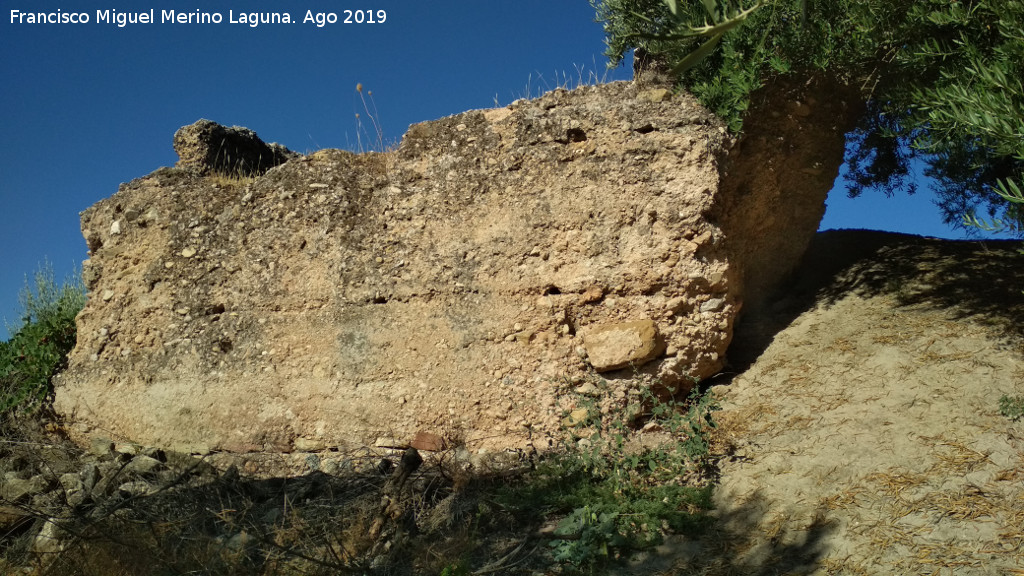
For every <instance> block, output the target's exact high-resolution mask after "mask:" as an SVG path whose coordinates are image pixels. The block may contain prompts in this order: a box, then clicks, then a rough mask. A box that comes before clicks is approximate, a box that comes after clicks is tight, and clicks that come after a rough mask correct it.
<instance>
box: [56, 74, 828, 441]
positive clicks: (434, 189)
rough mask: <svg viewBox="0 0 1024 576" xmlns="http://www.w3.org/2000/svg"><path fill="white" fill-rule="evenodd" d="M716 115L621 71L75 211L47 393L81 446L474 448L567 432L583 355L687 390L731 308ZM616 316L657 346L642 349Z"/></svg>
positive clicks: (642, 382) (621, 385) (737, 292)
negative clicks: (566, 414)
mask: <svg viewBox="0 0 1024 576" xmlns="http://www.w3.org/2000/svg"><path fill="white" fill-rule="evenodd" d="M724 132H725V131H724V129H723V128H722V127H721V125H720V123H719V122H718V121H717V120H716V119H715V118H714V117H713V116H712V115H711V114H709V113H708V112H707V111H705V110H703V109H702V108H701V107H700V106H699V105H698V104H697V103H696V102H695V101H694V100H693V99H692V98H690V97H689V96H686V95H677V96H675V97H672V98H666V97H665V94H661V93H659V94H654V95H652V94H650V91H645V90H643V89H641V88H638V87H636V86H635V85H633V84H628V83H617V84H609V85H603V86H599V87H584V88H580V89H577V90H574V91H571V92H568V91H564V90H559V91H555V92H553V93H550V94H548V95H545V96H544V97H542V98H540V99H538V100H533V101H519V102H517V103H514V104H512V105H510V106H509V107H507V108H501V109H494V110H484V111H472V112H466V113H464V114H460V115H457V116H452V117H449V118H445V119H441V120H437V121H434V122H427V123H423V124H418V125H414V126H412V127H411V128H410V130H409V132H408V133H407V134H406V136H405V138H404V139H403V141H402V143H401V145H400V147H399V148H398V150H397V151H394V152H390V153H386V154H367V155H361V156H356V155H353V154H350V153H347V152H341V151H335V150H324V151H320V152H317V153H315V154H311V155H309V156H305V157H301V158H298V159H294V160H291V161H288V162H287V163H285V164H283V165H281V166H278V167H277V168H274V169H272V170H270V171H269V172H267V173H266V175H264V176H262V177H260V178H258V179H255V180H246V179H242V180H238V179H235V180H230V179H224V178H217V177H205V176H196V175H194V174H192V173H189V172H186V171H184V170H182V169H161V170H158V171H157V172H154V173H153V174H151V175H149V176H146V177H144V178H141V179H138V180H135V181H133V182H131V183H129V184H126V185H124V186H122V188H121V189H120V190H119V191H118V192H117V194H115V195H114V196H112V197H111V198H108V199H106V200H103V201H101V202H99V203H98V204H96V205H95V206H93V207H91V208H90V209H88V210H87V211H86V212H85V213H84V214H83V216H82V223H83V232H84V234H85V236H86V238H87V240H88V243H89V246H90V260H89V262H88V265H87V267H86V274H87V281H88V285H89V288H90V297H89V303H88V305H87V306H86V308H85V310H84V311H83V312H82V313H81V315H80V316H79V318H78V324H79V340H78V346H77V347H76V349H75V351H74V352H73V354H72V358H71V363H70V367H69V369H68V371H67V372H66V373H65V374H64V375H63V376H62V378H61V379H60V382H59V384H58V386H57V396H56V407H57V410H58V411H59V412H61V413H62V414H64V415H65V416H66V417H67V418H68V421H69V423H70V427H71V430H72V432H73V434H75V435H77V436H79V437H82V438H85V437H88V436H90V435H106V436H116V437H125V438H128V439H131V440H133V441H137V442H141V443H144V444H148V445H159V446H165V447H172V448H176V449H180V450H190V451H200V450H224V451H233V452H250V451H285V452H287V451H310V450H319V449H324V448H328V447H332V446H350V445H359V444H373V443H380V442H391V443H395V444H402V443H403V442H408V441H409V440H410V439H412V438H414V437H415V436H416V434H417V433H419V432H429V433H435V434H441V435H445V434H449V435H451V434H454V435H458V436H460V437H461V438H463V439H464V440H466V441H467V442H468V443H469V445H470V447H471V448H474V447H495V446H513V445H518V444H522V443H524V442H526V441H527V440H528V438H529V437H531V436H532V438H533V440H534V442H535V443H537V440H538V438H543V436H544V434H546V433H549V432H554V431H556V430H557V428H558V427H559V425H560V424H559V422H560V420H561V418H562V416H563V410H564V409H566V408H570V407H571V401H572V399H571V394H569V393H570V392H571V391H572V390H573V389H574V388H575V387H577V386H579V385H580V384H581V382H583V380H582V379H583V378H585V377H586V376H587V375H588V374H593V373H595V371H596V370H601V371H602V375H603V376H604V377H605V378H607V379H608V380H609V382H610V388H611V389H612V390H611V391H612V394H611V395H610V397H611V398H613V399H615V398H619V399H625V398H626V396H627V395H628V391H629V389H632V388H636V387H637V386H650V385H657V384H660V385H672V386H683V387H685V386H689V385H692V383H693V382H694V381H695V380H697V379H701V378H704V377H707V376H710V375H712V374H714V373H715V372H717V371H718V370H720V369H721V368H722V366H723V362H724V355H725V351H726V348H727V346H728V344H729V341H730V339H731V334H732V325H733V322H734V320H735V317H736V314H737V312H738V310H739V308H740V305H741V286H739V284H738V282H737V281H736V279H737V278H739V277H740V276H741V274H740V273H739V271H738V270H737V269H736V267H735V266H734V265H732V264H730V260H729V257H728V254H729V252H728V251H727V246H726V242H725V237H724V235H723V233H722V230H721V228H720V226H719V225H718V224H716V223H715V222H713V221H711V220H710V219H709V216H708V214H709V213H710V212H711V209H712V206H713V205H714V204H715V203H716V202H721V201H722V199H721V198H718V196H719V195H720V194H721V192H720V190H719V179H720V175H719V170H718V162H719V159H720V158H721V157H723V156H724V155H725V147H727V146H728V145H729V144H728V140H727V138H726V136H725V133H724ZM822 200H823V196H822ZM735 241H738V240H734V242H735ZM630 326H636V327H640V328H642V329H640V328H638V330H637V335H636V339H639V340H643V339H644V338H651V339H654V340H656V342H639V343H638V344H635V348H636V350H637V352H635V354H636V356H635V357H630V356H629V354H633V353H634V352H632V350H633V347H634V343H633V342H634V337H633V335H631V334H629V333H628V327H630ZM616 330H618V332H616ZM623 330H626V331H627V332H623ZM613 333H614V334H617V336H615V337H614V338H612V337H611V336H609V334H613ZM607 342H612V343H613V344H612V347H613V348H612V349H609V348H608V347H607V346H606V345H605V344H603V343H607ZM602 346H605V347H604V348H602ZM624 350H625V351H624ZM616 354H618V355H616ZM622 354H625V355H626V358H627V363H631V365H629V366H627V367H626V368H619V366H621V365H622V362H621V358H620V356H621V355H622ZM591 356H594V359H593V362H592V361H591V359H590V357H591ZM606 357H610V358H614V359H615V360H614V361H613V360H609V361H608V362H609V363H608V364H606V365H599V364H600V363H601V362H604V360H600V359H599V358H606ZM631 358H632V359H631Z"/></svg>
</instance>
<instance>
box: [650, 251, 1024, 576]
mask: <svg viewBox="0 0 1024 576" xmlns="http://www.w3.org/2000/svg"><path fill="white" fill-rule="evenodd" d="M1018 248H1020V243H977V242H950V241H935V240H927V239H922V238H916V237H908V236H899V235H893V234H882V233H874V232H865V231H842V232H831V233H825V234H819V236H818V238H816V240H815V243H814V245H813V246H812V249H811V251H810V252H809V254H808V258H807V259H806V261H805V264H804V265H803V266H802V268H801V270H800V271H799V273H798V275H797V277H796V279H795V281H794V283H793V284H792V285H790V286H789V287H788V288H787V292H786V293H785V294H784V295H783V296H782V297H781V299H775V303H774V305H772V306H771V308H770V309H768V310H765V311H761V312H756V313H752V314H749V315H748V317H747V319H746V321H745V322H744V323H743V325H742V326H741V327H740V330H739V332H738V334H737V338H736V341H735V343H734V345H733V347H732V349H731V351H730V355H731V360H732V362H733V363H734V365H735V366H736V369H735V372H734V373H733V374H731V375H728V376H727V377H726V378H724V379H723V380H722V382H721V384H720V385H718V386H716V387H715V390H716V391H717V392H718V393H719V395H720V397H721V398H722V405H723V411H722V412H721V413H719V417H718V419H719V421H720V423H721V431H722V438H721V440H722V451H723V457H722V460H721V462H720V473H721V477H720V481H721V485H720V488H719V489H718V491H717V497H716V499H717V508H718V509H717V512H716V514H717V518H718V524H717V525H716V526H715V528H714V529H713V530H712V533H711V534H709V535H708V536H707V537H706V538H705V539H704V540H703V541H702V542H690V543H685V542H674V543H669V544H668V545H667V546H666V550H667V549H671V548H675V550H674V553H673V554H672V555H673V556H675V559H674V562H673V563H672V564H673V565H672V567H671V568H669V567H668V566H665V567H664V568H659V570H660V571H662V573H673V574H683V573H686V574H693V573H698V574H765V575H767V574H958V575H959V574H992V575H996V574H998V575H1004V574H1024V420H1018V421H1017V422H1013V421H1011V420H1010V419H1008V418H1006V417H1004V416H1002V415H1001V414H1000V413H999V404H998V402H999V398H1000V397H1001V396H1003V395H1022V394H1024V338H1022V333H1024V322H1022V320H1024V296H1022V295H1021V292H1020V291H1021V289H1024V255H1020V254H1018V253H1017V249H1018Z"/></svg>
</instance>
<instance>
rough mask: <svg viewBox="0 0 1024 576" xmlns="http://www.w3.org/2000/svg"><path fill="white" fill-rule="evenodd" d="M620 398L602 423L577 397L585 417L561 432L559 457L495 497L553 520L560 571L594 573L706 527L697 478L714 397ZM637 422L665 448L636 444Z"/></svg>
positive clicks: (706, 502) (704, 494) (593, 406)
mask: <svg viewBox="0 0 1024 576" xmlns="http://www.w3.org/2000/svg"><path fill="white" fill-rule="evenodd" d="M597 382H598V385H599V388H600V389H605V388H606V386H605V383H604V382H603V381H597ZM630 398H631V399H632V400H631V401H630V402H628V403H627V405H626V406H625V408H624V409H622V410H613V411H611V413H612V416H610V417H609V416H606V417H604V418H602V416H601V411H600V409H599V408H598V404H599V402H600V400H601V399H600V398H597V399H595V398H591V397H580V398H579V399H578V403H577V405H578V406H580V407H582V408H585V409H586V410H587V413H588V417H587V418H585V419H583V420H582V421H579V422H575V423H573V424H572V425H571V426H567V427H566V429H565V433H566V436H565V440H564V442H563V447H562V450H560V451H558V452H557V453H555V454H554V455H553V456H551V457H549V458H547V459H546V460H543V461H541V462H540V464H539V465H538V466H537V468H536V470H535V471H534V472H533V473H532V474H529V475H528V477H527V478H524V479H523V481H521V482H517V483H516V484H515V485H511V486H508V487H505V488H504V489H503V490H502V491H500V493H499V496H498V500H499V501H500V502H501V504H502V505H503V506H504V507H506V508H509V509H513V510H518V511H520V512H524V513H527V514H533V515H534V518H535V520H537V521H540V520H545V519H547V518H550V517H551V516H555V517H561V520H560V521H559V522H558V525H557V527H556V529H555V531H554V534H553V538H552V540H551V543H550V546H551V549H552V553H553V555H554V557H555V559H556V560H558V561H560V562H566V563H569V564H573V565H576V566H578V567H586V566H592V565H596V564H600V563H602V562H604V561H606V560H610V559H613V558H615V557H616V556H617V554H618V553H619V552H620V551H624V550H630V549H642V548H646V547H649V546H652V545H656V544H657V543H659V542H660V540H661V537H662V535H663V534H665V533H695V532H699V531H700V530H701V529H702V528H703V526H704V525H705V523H706V522H707V516H706V515H705V512H706V511H707V510H709V509H710V508H711V486H710V484H709V483H706V482H702V481H701V479H702V472H703V469H704V467H705V466H706V464H707V463H708V458H709V455H708V451H709V444H708V442H709V439H708V437H709V434H710V432H711V430H712V428H714V421H713V419H712V418H711V414H712V412H713V411H714V410H717V409H718V405H717V402H716V400H715V398H714V397H713V396H712V395H711V394H710V393H708V394H701V393H700V392H699V390H696V389H695V390H694V393H693V394H692V395H691V396H690V398H689V400H687V401H685V402H684V401H676V400H674V399H669V400H667V401H663V400H660V399H659V398H658V397H657V396H655V395H654V394H652V393H651V392H650V391H649V390H648V389H646V388H644V389H643V390H641V391H639V393H638V394H636V395H633V396H630ZM639 421H644V422H645V423H646V424H647V425H648V426H653V427H657V428H660V429H661V430H662V431H664V432H667V433H668V434H669V435H670V436H671V437H672V438H673V440H672V441H669V442H666V443H664V444H660V445H655V446H647V445H643V444H642V443H640V442H638V441H636V440H637V434H636V430H635V427H636V424H637V423H638V422H639Z"/></svg>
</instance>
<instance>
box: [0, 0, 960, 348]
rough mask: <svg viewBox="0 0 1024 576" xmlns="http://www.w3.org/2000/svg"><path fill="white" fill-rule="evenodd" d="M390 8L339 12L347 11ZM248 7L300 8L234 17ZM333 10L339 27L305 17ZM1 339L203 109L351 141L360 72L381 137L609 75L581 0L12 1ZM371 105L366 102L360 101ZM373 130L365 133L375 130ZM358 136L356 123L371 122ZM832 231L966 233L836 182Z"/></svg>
mask: <svg viewBox="0 0 1024 576" xmlns="http://www.w3.org/2000/svg"><path fill="white" fill-rule="evenodd" d="M360 8H362V9H367V8H370V9H372V10H373V11H374V12H376V11H377V10H385V11H386V14H387V16H386V20H385V21H384V22H383V23H375V24H369V23H363V24H354V23H353V24H344V23H342V22H340V20H341V19H343V18H344V17H345V14H344V10H346V9H348V10H358V9H360ZM58 9H59V10H60V11H61V12H62V13H77V12H84V13H86V14H88V15H89V18H90V22H89V23H87V24H72V23H67V24H28V23H21V24H16V23H15V24H12V23H11V18H10V11H11V10H21V11H23V12H33V13H36V12H56V11H57V10H58ZM150 9H152V10H154V12H155V16H156V20H157V22H156V23H151V24H128V25H126V26H125V27H123V28H121V27H118V26H117V25H115V24H106V23H98V22H97V10H118V11H121V12H133V13H134V12H140V11H143V12H148V11H149V10H150ZM197 9H200V10H202V11H204V12H209V13H214V12H218V13H220V14H222V15H223V21H222V23H220V24H171V23H160V19H161V11H162V10H178V11H183V12H195V11H196V10H197ZM229 10H230V11H233V13H234V16H235V19H238V14H239V13H240V12H245V13H248V12H254V11H256V12H288V13H289V14H291V16H292V18H293V19H295V20H298V21H299V22H297V23H293V24H270V25H260V26H257V27H255V28H253V27H250V26H248V25H245V24H231V23H230V22H229ZM307 10H309V11H311V12H312V13H313V14H316V13H318V12H325V13H326V12H333V13H335V14H337V15H338V18H339V22H338V23H337V24H333V25H332V24H328V25H326V26H324V27H322V28H321V27H317V26H316V25H315V24H303V23H301V20H302V19H303V17H304V16H305V14H306V11H307ZM0 16H2V20H0V78H2V79H3V86H4V87H3V88H2V89H0V115H2V120H0V339H6V338H7V336H8V334H7V330H6V325H5V322H4V320H5V319H6V322H7V323H11V324H13V323H14V322H15V321H16V320H17V315H18V313H19V306H18V301H17V295H18V291H19V290H20V289H21V288H22V286H23V285H24V283H25V277H26V275H31V274H32V272H33V271H34V270H36V269H37V268H38V266H39V264H40V263H41V262H43V261H44V260H48V261H49V262H50V263H51V264H52V266H53V268H54V271H55V273H56V276H57V277H58V279H60V278H62V277H64V276H65V275H67V274H69V273H70V272H71V271H72V270H73V268H74V267H75V266H76V265H78V264H80V263H81V261H82V260H84V259H85V258H86V248H85V242H84V240H83V239H82V237H81V232H80V229H79V221H78V214H79V212H81V211H82V210H84V209H86V208H87V207H88V206H90V205H91V204H93V203H95V202H97V201H98V200H100V199H102V198H105V197H108V196H110V195H112V194H113V193H114V192H116V191H117V187H118V184H120V183H121V182H127V181H129V180H132V179H133V178H137V177H140V176H143V175H145V174H148V173H150V172H152V171H153V170H155V169H157V168H159V167H161V166H170V165H173V164H174V162H175V161H176V160H177V157H176V155H175V153H174V150H173V148H172V147H171V138H172V135H173V134H174V131H175V130H177V129H178V128H179V127H181V126H184V125H186V124H191V123H192V122H194V121H196V120H197V119H199V118H209V119H211V120H214V121H216V122H219V123H221V124H226V125H241V126H246V127H248V128H251V129H253V130H255V131H256V132H257V133H258V134H259V135H260V137H261V138H263V139H264V140H266V141H268V142H269V141H276V142H280V143H281V144H284V145H285V146H288V147H289V148H291V149H293V150H296V151H299V152H307V151H314V150H319V149H322V148H347V149H353V148H355V147H356V143H357V125H356V120H355V114H356V113H357V112H359V113H362V112H363V109H362V104H361V103H360V102H359V99H358V94H357V93H356V91H355V86H356V84H357V83H362V84H363V86H364V87H365V88H366V89H367V90H370V91H372V92H373V100H374V102H375V104H376V108H377V111H378V113H379V114H378V116H379V120H380V124H381V127H382V131H383V135H384V139H385V141H388V142H390V141H395V140H397V139H399V138H400V137H401V135H402V134H403V133H404V132H405V130H406V129H407V128H408V126H409V125H410V124H413V123H416V122H421V121H425V120H432V119H436V118H440V117H444V116H448V115H451V114H455V113H458V112H462V111H465V110H469V109H474V108H488V107H492V106H494V105H495V102H496V101H497V103H498V104H500V105H505V104H508V103H509V102H511V101H513V100H515V99H517V98H520V97H524V96H528V95H537V94H538V93H539V92H540V91H544V90H546V89H550V88H554V87H555V86H557V85H559V84H564V83H565V82H566V80H569V81H572V82H575V81H577V80H578V79H579V78H581V77H582V79H583V80H588V79H591V78H592V76H591V75H592V74H596V75H597V76H599V77H603V78H606V79H608V80H615V79H628V78H629V77H630V76H631V73H630V71H629V69H628V67H622V68H619V69H617V70H615V71H613V72H610V73H607V74H606V70H605V59H604V57H603V55H602V52H603V50H604V44H603V35H602V31H601V26H600V24H597V23H595V22H594V21H593V10H592V9H591V7H590V5H589V4H588V2H587V1H586V0H434V1H431V2H422V1H420V2H414V1H411V0H375V1H374V2H358V3H357V2H350V1H348V0H334V1H325V0H309V1H306V2H284V1H280V0H279V1H276V2H275V1H253V0H249V1H246V2H242V1H240V0H235V1H234V2H226V1H213V2H211V1H203V2H195V1H193V2H192V3H186V2H181V1H177V0H134V1H131V2H123V1H118V0H113V1H102V2H101V1H99V0H64V1H61V2H53V1H50V0H14V1H11V0H4V2H3V10H2V12H0ZM364 118H365V114H364ZM371 132H372V131H371ZM364 138H365V136H364ZM823 227H824V228H830V227H831V228H836V227H849V228H874V229H885V230H896V231H901V232H909V233H916V234H925V235H933V236H941V237H959V236H960V235H961V234H959V233H957V232H955V231H952V230H950V229H949V228H948V227H946V226H945V225H943V224H942V223H941V216H940V213H939V211H938V209H937V208H935V207H934V206H933V205H932V204H931V200H930V197H929V196H928V194H926V193H919V194H918V195H917V196H915V197H911V198H908V197H906V196H905V195H904V196H899V197H897V198H894V199H889V200H887V199H885V198H880V197H865V198H860V199H856V200H848V199H846V198H845V193H844V191H843V189H842V186H841V185H840V186H839V187H838V189H837V190H836V191H835V192H834V193H833V194H832V195H831V196H830V200H829V210H828V213H827V215H826V217H825V221H824V222H823Z"/></svg>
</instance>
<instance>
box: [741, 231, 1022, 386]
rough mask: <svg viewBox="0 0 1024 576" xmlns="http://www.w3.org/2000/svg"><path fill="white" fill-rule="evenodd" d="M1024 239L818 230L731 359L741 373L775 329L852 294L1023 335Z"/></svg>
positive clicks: (749, 314)
mask: <svg viewBox="0 0 1024 576" xmlns="http://www.w3.org/2000/svg"><path fill="white" fill-rule="evenodd" d="M1022 248H1024V243H1022V242H1021V241H1017V240H996V241H993V240H983V241H975V240H939V239H935V238H924V237H920V236H910V235H906V234H896V233H890V232H877V231H872V230H829V231H826V232H819V233H818V234H816V235H815V237H814V239H813V240H812V241H811V244H810V246H809V247H808V250H807V253H806V254H805V256H804V258H803V260H802V261H801V264H800V265H799V266H798V267H797V269H796V270H795V271H794V272H793V274H792V276H791V278H790V280H789V281H788V282H786V283H785V284H784V285H783V286H782V287H781V288H780V289H779V290H778V291H777V293H776V295H775V296H773V297H771V298H769V299H768V300H767V302H768V304H766V305H765V306H763V307H762V308H761V309H759V310H752V311H746V312H745V313H744V316H743V318H741V320H740V322H739V323H738V324H737V327H736V333H735V336H734V339H733V343H732V346H731V347H730V350H729V359H730V361H731V365H732V370H734V371H742V370H744V369H746V368H747V367H748V366H750V364H751V363H752V362H753V361H754V360H756V359H757V357H758V356H760V355H761V353H762V352H764V350H765V349H766V348H767V347H768V345H769V344H770V343H771V342H772V339H773V338H774V337H775V335H776V334H777V333H778V332H779V331H781V330H782V329H783V328H785V327H786V326H788V325H789V324H790V323H792V322H793V320H795V319H796V318H797V317H798V316H800V315H801V314H802V313H804V312H806V311H808V310H810V309H812V308H814V307H815V306H829V305H831V304H833V303H835V302H837V301H838V300H839V299H841V298H844V297H846V296H849V295H851V294H854V295H858V296H861V297H864V298H869V297H874V296H879V295H892V296H893V297H895V298H896V300H897V303H898V304H899V305H900V306H907V307H910V306H922V307H927V308H931V309H937V310H944V311H946V313H947V314H949V317H950V319H952V320H960V319H967V318H970V319H971V320H972V321H974V322H976V323H981V324H985V325H989V326H992V327H993V328H994V329H996V330H997V332H998V333H1000V334H1002V335H1003V336H1004V337H1006V338H1007V339H1008V340H1014V341H1019V340H1020V339H1021V338H1022V337H1024V294H1022V290H1024V255H1022V254H1021V253H1020V250H1021V249H1022Z"/></svg>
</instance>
